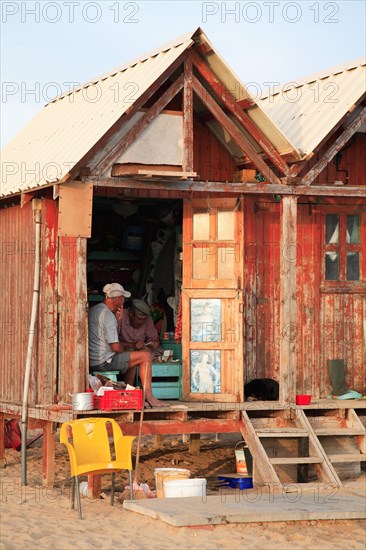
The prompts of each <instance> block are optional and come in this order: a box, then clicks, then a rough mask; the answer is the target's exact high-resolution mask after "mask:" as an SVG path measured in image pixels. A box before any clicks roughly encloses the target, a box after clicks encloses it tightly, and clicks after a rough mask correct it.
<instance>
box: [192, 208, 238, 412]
mask: <svg viewBox="0 0 366 550" xmlns="http://www.w3.org/2000/svg"><path fill="white" fill-rule="evenodd" d="M183 220H184V221H183V291H182V306H183V323H182V344H183V398H184V399H189V400H194V401H218V402H220V401H231V402H232V401H242V400H243V379H244V377H243V253H242V251H243V213H242V208H241V201H240V200H239V199H209V198H207V199H194V200H192V201H185V203H184V210H183Z"/></svg>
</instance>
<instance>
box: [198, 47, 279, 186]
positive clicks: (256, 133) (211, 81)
mask: <svg viewBox="0 0 366 550" xmlns="http://www.w3.org/2000/svg"><path fill="white" fill-rule="evenodd" d="M189 56H190V58H191V59H192V61H193V63H194V66H195V67H196V68H197V70H198V72H199V73H200V75H201V76H202V77H203V79H204V81H205V83H206V84H207V85H208V86H209V88H210V89H211V90H212V91H213V92H214V93H215V94H216V95H217V96H218V97H219V98H220V99H221V101H222V102H223V103H224V105H225V106H226V107H227V108H228V109H229V111H230V112H231V113H232V114H233V115H234V117H235V118H236V120H238V121H239V122H240V124H242V126H243V127H244V128H245V129H246V130H247V131H248V132H249V134H250V135H251V136H252V138H253V139H254V140H255V141H256V142H257V143H258V145H259V146H260V147H261V149H262V150H263V151H264V152H265V153H266V155H267V156H268V158H269V159H270V161H271V162H272V163H273V164H274V166H276V167H277V168H278V169H279V170H280V171H281V172H282V173H283V174H285V175H286V176H289V175H290V169H289V167H288V165H287V163H286V162H285V161H284V160H283V158H281V155H280V154H279V153H278V152H277V151H276V149H275V148H274V147H273V145H272V143H270V142H269V141H268V139H267V138H266V137H265V136H264V135H263V134H262V132H261V131H260V130H259V128H258V127H257V126H256V125H255V124H254V122H253V121H252V120H251V119H250V118H249V117H248V115H247V114H246V113H245V112H244V111H243V108H241V107H240V106H239V105H238V103H237V102H236V101H235V100H234V98H233V97H232V96H231V95H230V92H229V91H228V89H227V88H226V87H225V86H224V84H223V83H222V82H221V81H220V80H219V79H218V78H217V76H216V75H215V74H214V72H213V71H212V70H211V68H210V67H209V66H208V65H207V63H206V62H205V61H204V60H203V59H202V58H200V57H199V56H198V55H197V54H196V53H195V52H194V51H193V50H190V52H189Z"/></svg>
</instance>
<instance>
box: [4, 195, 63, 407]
mask: <svg viewBox="0 0 366 550" xmlns="http://www.w3.org/2000/svg"><path fill="white" fill-rule="evenodd" d="M56 228H57V209H56V208H55V205H54V203H53V201H49V200H46V199H45V200H42V228H41V281H40V283H41V290H40V299H39V315H38V324H37V328H36V331H37V332H36V335H35V340H34V348H33V358H32V370H31V378H30V392H29V403H30V404H38V403H51V402H53V397H54V392H55V365H56V363H55V357H56V355H55V351H56V316H57V311H56V300H55V291H56V289H55V287H54V283H55V280H56ZM34 233H35V230H34V220H33V212H32V204H31V203H28V204H26V205H25V206H24V207H23V208H21V207H20V206H13V207H9V208H7V209H3V210H1V211H0V235H1V260H0V262H1V269H0V282H1V287H2V289H3V299H2V300H1V302H0V318H1V353H0V390H1V391H0V393H1V398H2V399H3V400H5V401H10V402H17V403H21V401H22V398H23V382H24V369H25V361H26V354H27V346H28V333H29V321H30V315H31V306H32V298H33V294H32V293H33V278H34V258H35V241H34Z"/></svg>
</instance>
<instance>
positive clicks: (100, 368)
mask: <svg viewBox="0 0 366 550" xmlns="http://www.w3.org/2000/svg"><path fill="white" fill-rule="evenodd" d="M130 359H131V352H130V351H123V352H122V353H115V354H114V355H113V358H112V361H111V362H110V363H107V361H105V362H104V363H101V364H100V365H96V366H95V367H90V368H89V370H90V371H92V372H93V371H95V372H108V371H113V370H115V371H119V372H120V373H121V374H125V373H126V372H127V369H128V364H129V362H130Z"/></svg>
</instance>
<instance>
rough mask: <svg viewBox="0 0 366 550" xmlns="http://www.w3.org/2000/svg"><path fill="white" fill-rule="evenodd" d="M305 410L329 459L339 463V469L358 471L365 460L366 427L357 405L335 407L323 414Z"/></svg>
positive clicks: (346, 472)
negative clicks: (358, 412)
mask: <svg viewBox="0 0 366 550" xmlns="http://www.w3.org/2000/svg"><path fill="white" fill-rule="evenodd" d="M305 414H306V415H307V417H308V421H309V423H310V425H311V426H312V429H313V431H314V433H315V435H316V437H317V438H318V440H319V441H320V443H321V445H322V447H323V448H324V450H325V452H326V454H327V456H328V458H329V460H330V462H331V463H332V464H337V465H338V466H337V468H338V470H339V472H342V471H343V473H344V474H352V473H357V472H358V471H359V470H360V464H361V463H362V462H365V461H366V428H365V426H364V424H363V423H362V421H361V419H360V418H359V416H358V414H357V412H356V411H355V409H352V408H347V409H333V410H331V411H329V410H328V411H326V414H324V415H321V414H320V415H317V414H314V411H312V412H310V411H309V410H308V411H306V412H305ZM347 465H349V466H347ZM352 465H353V466H352ZM352 468H353V471H352Z"/></svg>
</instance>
